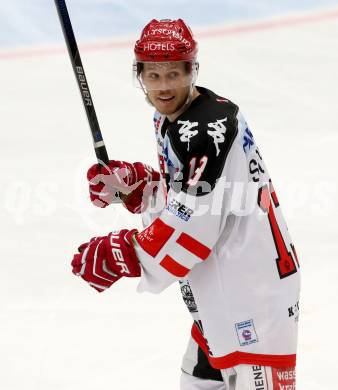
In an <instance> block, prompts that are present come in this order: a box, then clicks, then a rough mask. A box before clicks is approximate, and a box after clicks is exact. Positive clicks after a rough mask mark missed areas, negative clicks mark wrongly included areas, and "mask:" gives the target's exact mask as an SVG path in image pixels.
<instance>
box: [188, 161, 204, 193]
mask: <svg viewBox="0 0 338 390" xmlns="http://www.w3.org/2000/svg"><path fill="white" fill-rule="evenodd" d="M207 162H208V157H207V156H203V157H202V158H201V159H200V160H199V165H198V167H197V168H196V157H193V158H192V159H191V160H190V163H189V167H190V170H189V178H190V179H189V180H188V185H189V186H195V185H196V184H197V183H198V181H199V179H200V178H201V176H202V173H203V171H204V169H205V167H206V165H207Z"/></svg>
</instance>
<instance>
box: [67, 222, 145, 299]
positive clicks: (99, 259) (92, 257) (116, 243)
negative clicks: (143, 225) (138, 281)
mask: <svg viewBox="0 0 338 390" xmlns="http://www.w3.org/2000/svg"><path fill="white" fill-rule="evenodd" d="M136 233H137V230H136V229H133V230H127V229H123V230H120V231H113V232H112V233H110V234H108V236H104V237H94V238H92V239H91V240H90V241H89V242H87V243H85V244H82V245H81V246H80V247H79V253H77V254H75V255H74V257H73V261H72V267H73V273H74V274H75V275H78V276H81V278H82V279H84V280H85V281H86V282H87V283H89V285H90V286H91V287H94V288H95V289H96V290H97V291H99V292H102V291H104V290H106V289H107V288H109V287H110V286H111V285H112V284H113V283H115V282H117V281H118V280H119V279H120V278H121V277H122V276H127V277H137V276H140V275H141V268H140V265H139V261H138V258H137V255H136V252H135V249H134V245H133V242H132V236H133V235H134V234H136Z"/></svg>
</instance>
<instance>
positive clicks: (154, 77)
mask: <svg viewBox="0 0 338 390" xmlns="http://www.w3.org/2000/svg"><path fill="white" fill-rule="evenodd" d="M147 78H148V79H149V80H158V78H159V75H158V74H157V73H148V75H147Z"/></svg>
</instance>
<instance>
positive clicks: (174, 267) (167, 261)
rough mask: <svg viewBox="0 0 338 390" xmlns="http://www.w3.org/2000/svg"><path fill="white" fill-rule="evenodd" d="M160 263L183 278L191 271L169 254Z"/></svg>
mask: <svg viewBox="0 0 338 390" xmlns="http://www.w3.org/2000/svg"><path fill="white" fill-rule="evenodd" d="M160 265H161V266H162V267H163V268H164V269H166V270H167V271H168V272H170V273H171V274H172V275H174V276H178V277H180V278H183V277H184V276H185V275H186V274H187V273H188V272H189V271H190V269H189V268H186V267H184V266H183V265H181V264H179V263H178V262H177V261H175V260H174V259H173V258H172V257H170V256H169V255H166V256H165V257H164V259H163V260H162V261H161V262H160Z"/></svg>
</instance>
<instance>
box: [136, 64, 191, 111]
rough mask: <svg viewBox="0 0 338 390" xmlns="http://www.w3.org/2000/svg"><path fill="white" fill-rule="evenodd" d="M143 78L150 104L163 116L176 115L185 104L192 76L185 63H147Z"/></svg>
mask: <svg viewBox="0 0 338 390" xmlns="http://www.w3.org/2000/svg"><path fill="white" fill-rule="evenodd" d="M141 78H142V82H143V84H144V86H145V88H146V90H147V93H148V98H149V100H150V102H151V103H152V104H153V105H154V107H155V108H156V110H158V111H159V112H160V113H161V114H164V115H171V114H174V113H175V112H177V111H179V109H180V108H181V107H182V106H183V105H184V104H185V102H186V100H187V98H188V95H189V89H190V84H191V75H190V73H189V72H188V71H187V69H186V64H185V63H184V62H168V63H145V64H144V67H143V70H142V75H141Z"/></svg>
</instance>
